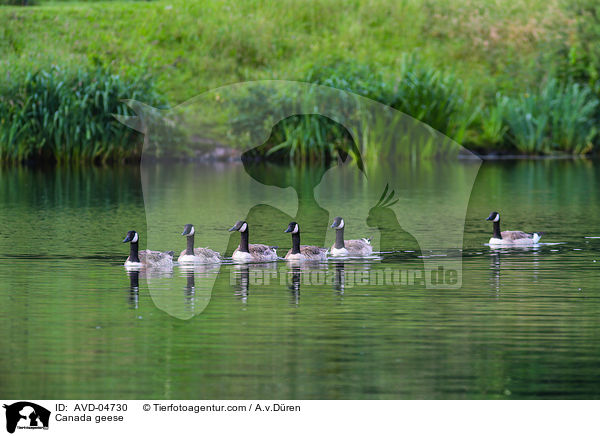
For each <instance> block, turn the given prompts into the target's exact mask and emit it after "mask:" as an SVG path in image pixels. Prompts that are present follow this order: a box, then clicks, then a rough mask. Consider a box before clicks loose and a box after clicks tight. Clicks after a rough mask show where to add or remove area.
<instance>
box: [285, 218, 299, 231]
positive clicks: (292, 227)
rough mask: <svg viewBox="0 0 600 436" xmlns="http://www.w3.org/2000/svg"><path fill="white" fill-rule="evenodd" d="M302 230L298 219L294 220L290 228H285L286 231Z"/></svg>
mask: <svg viewBox="0 0 600 436" xmlns="http://www.w3.org/2000/svg"><path fill="white" fill-rule="evenodd" d="M299 231H300V227H299V226H298V223H297V222H296V221H292V222H291V223H290V224H289V225H288V228H287V229H285V230H284V233H298V232H299Z"/></svg>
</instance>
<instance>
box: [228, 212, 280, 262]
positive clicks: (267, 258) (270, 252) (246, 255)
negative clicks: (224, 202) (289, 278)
mask: <svg viewBox="0 0 600 436" xmlns="http://www.w3.org/2000/svg"><path fill="white" fill-rule="evenodd" d="M229 231H230V232H234V231H237V232H240V245H238V247H237V248H236V249H235V251H234V252H233V255H232V256H231V258H232V259H233V260H235V261H236V262H242V263H249V262H272V261H274V260H277V247H271V246H269V245H265V244H249V243H248V223H247V222H246V221H238V222H237V223H235V225H234V226H233V227H232V228H230V229H229Z"/></svg>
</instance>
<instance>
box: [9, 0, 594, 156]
mask: <svg viewBox="0 0 600 436" xmlns="http://www.w3.org/2000/svg"><path fill="white" fill-rule="evenodd" d="M4 3H7V2H6V1H4ZM599 9H600V7H599V6H596V4H595V3H594V2H593V1H592V0H552V1H549V2H546V1H542V0H531V1H525V0H520V1H516V2H509V1H508V0H501V1H498V2H494V3H488V2H483V1H480V0H459V1H453V2H449V1H445V0H426V1H419V0H405V1H403V2H400V3H398V2H393V1H391V0H372V1H367V0H355V1H352V2H341V1H340V0H311V1H309V2H305V3H303V5H302V7H298V5H297V3H295V2H293V1H291V0H284V1H281V2H277V3H276V4H274V3H271V2H268V1H264V0H254V1H250V2H242V3H237V2H232V1H228V0H213V1H207V2H202V3H201V4H197V3H195V4H186V3H184V2H182V1H180V0H176V1H169V2H167V1H155V2H127V1H114V2H67V3H59V2H45V1H41V0H40V1H38V2H36V4H35V5H34V6H27V7H22V6H5V7H0V77H1V78H2V79H1V82H0V105H3V106H2V108H4V109H3V110H5V108H6V107H7V104H8V105H9V106H8V107H10V108H11V112H10V113H11V114H12V115H11V117H12V118H7V117H4V118H5V119H10V120H11V121H10V122H6V121H5V122H4V124H2V125H1V126H0V150H1V153H2V157H3V158H4V159H6V158H10V159H17V160H18V159H23V158H26V157H32V156H34V155H36V154H37V155H40V153H41V154H42V155H44V154H47V155H53V156H54V157H55V159H56V160H61V159H62V160H65V159H69V158H68V157H67V154H71V153H73V155H74V158H75V159H80V158H83V159H112V158H122V157H126V156H128V155H136V154H137V153H138V152H139V147H137V146H136V145H126V142H127V141H128V140H129V139H128V138H129V136H130V133H126V131H125V128H123V127H121V126H118V125H116V124H114V123H112V122H111V123H108V122H106V121H103V120H102V119H101V118H97V117H96V115H98V116H100V117H102V116H104V115H102V114H99V113H98V112H94V110H93V109H91V108H90V109H89V110H88V109H86V110H87V112H86V110H79V109H76V108H77V106H78V104H79V103H78V98H79V97H78V96H77V94H76V93H75V91H73V88H72V87H65V88H63V90H62V91H61V96H60V99H61V100H60V101H61V104H60V107H61V111H62V112H61V111H58V112H57V111H56V110H55V109H53V108H52V107H51V106H50V107H47V108H46V109H44V110H41V109H39V104H43V101H38V102H35V103H34V102H30V103H27V104H31V105H33V106H32V107H34V106H35V107H36V108H38V109H39V113H38V114H37V115H36V116H41V117H44V116H50V115H52V116H58V117H59V119H62V125H63V126H68V127H61V128H60V129H59V134H58V135H57V130H56V129H54V130H51V131H50V132H49V131H47V130H46V128H45V127H44V126H45V125H44V124H43V122H41V121H37V122H31V123H29V124H28V123H27V122H25V121H24V120H25V119H28V117H27V116H25V114H27V112H26V109H24V108H25V107H26V104H25V101H23V99H22V98H21V97H22V95H23V92H24V91H23V90H28V89H32V88H35V87H36V86H38V87H40V86H41V87H43V86H45V85H44V84H43V83H42V82H41V81H40V79H39V78H40V77H45V75H47V74H48V72H50V71H55V67H54V66H55V65H58V66H60V71H64V74H66V75H67V76H69V77H75V76H76V75H78V74H83V75H86V77H92V76H94V75H95V74H97V73H96V71H97V70H98V68H100V69H101V70H102V71H104V73H103V74H106V75H108V76H111V77H113V76H114V77H117V76H118V77H120V78H119V79H118V84H115V86H116V87H117V88H118V90H119V91H118V92H114V93H112V94H111V95H112V96H113V97H114V101H111V102H110V103H109V105H110V106H111V108H114V110H113V112H114V113H121V112H119V111H124V110H125V109H124V108H123V107H122V104H121V103H120V102H119V100H120V99H121V98H123V97H128V98H132V97H133V98H138V99H139V100H142V101H144V102H146V103H148V104H154V105H156V104H159V103H161V102H160V101H159V99H158V98H157V97H156V95H155V94H156V92H158V93H160V94H161V95H162V96H163V97H164V99H166V100H168V102H169V103H170V104H171V105H175V104H178V103H181V102H183V101H185V100H186V99H188V98H190V97H193V96H195V95H197V94H198V93H201V92H203V91H206V90H207V89H211V88H215V87H218V86H223V85H227V84H230V83H236V82H240V81H246V80H257V79H287V80H302V81H311V82H316V83H320V84H324V85H329V86H334V87H337V88H340V89H344V90H348V91H352V92H356V93H358V94H361V95H364V96H367V97H370V98H373V99H375V100H378V101H380V102H382V103H385V104H387V105H390V106H392V107H394V108H396V109H398V110H400V111H403V112H405V113H407V114H409V115H411V116H413V117H415V118H417V119H419V120H422V121H424V122H426V123H428V124H429V125H431V126H432V127H434V128H435V129H437V130H439V131H440V132H442V133H444V134H446V135H448V136H449V137H451V138H453V139H454V140H456V141H457V142H459V143H461V144H463V145H465V146H466V147H468V148H470V149H473V150H476V151H479V152H484V153H490V152H491V153H525V154H551V153H575V154H581V153H588V152H591V151H595V150H596V149H597V146H598V142H599V137H598V135H597V131H596V128H595V125H596V123H597V121H598V115H599V113H600V105H599V104H598V98H599V95H600V85H599V83H600V82H599V79H598V77H599V71H600V60H599V59H600V48H599V45H598V44H597V43H596V42H597V40H598V38H597V36H600V22H599V19H598V18H597V17H599V16H600V13H599V12H600V10H599ZM40 71H45V73H41V72H40ZM148 76H151V77H153V78H154V79H155V84H156V86H155V87H153V86H152V85H151V84H148V86H146V87H145V88H143V89H142V88H140V86H141V83H142V82H145V81H147V79H146V78H147V77H148ZM32 80H33V82H31V83H30V81H32ZM57 80H58V79H57ZM57 83H58V82H57ZM69 90H72V91H73V92H72V93H71V95H67V94H68V93H69ZM25 92H29V91H25ZM90 92H96V91H95V90H94V87H93V86H92V87H91V88H90ZM134 92H135V93H136V94H135V96H134ZM249 98H252V97H251V96H250V97H249ZM11 101H12V102H13V103H12V104H11V103H10V102H11ZM15 101H21V103H19V104H20V106H19V105H17V106H14V102H15ZM7 102H8V103H7ZM71 105H72V106H74V107H73V108H72V107H70V106H71ZM19 108H20V109H19ZM19 110H21V111H22V115H23V116H21V117H18V116H16V115H15V114H16V113H17V112H18V111H19ZM27 110H29V109H27ZM43 111H48V115H43ZM59 112H60V113H59ZM57 114H58V115H57ZM73 114H77V115H76V116H77V117H79V118H76V117H73V118H71V117H72V115H73ZM87 116H94V117H95V118H94V119H89V123H90V127H85V126H81V120H82V119H85V118H81V117H87ZM63 118H64V119H63ZM66 118H69V120H67V119H66ZM36 123H37V124H36ZM315 123H316V124H315ZM33 124H36V125H37V130H31V131H30V130H29V129H31V128H32V126H33ZM93 125H95V126H96V127H91V126H93ZM76 126H79V130H77V127H76ZM101 126H105V127H104V128H103V127H101ZM98 129H99V130H98ZM278 129H280V130H279V131H278V132H276V133H277V134H276V135H274V136H275V137H278V138H279V139H280V140H281V143H280V144H282V145H281V147H278V148H275V147H277V146H278V145H279V144H274V145H273V146H272V147H268V148H265V150H267V151H268V152H269V153H271V154H270V155H271V156H274V155H276V154H277V153H282V152H283V153H287V155H288V156H289V157H291V158H292V159H302V160H304V159H305V157H306V158H310V159H314V158H315V156H317V157H318V156H323V154H324V153H325V154H326V153H331V152H332V150H333V151H334V150H336V149H337V148H339V142H340V141H341V142H344V141H345V140H338V143H337V144H336V140H335V138H337V136H336V135H337V133H336V127H335V126H333V125H331V124H330V123H328V122H327V121H326V120H323V119H320V118H318V117H310V118H306V117H294V118H291V119H289V120H286V121H285V122H284V123H282V125H281V126H279V127H278ZM332 129H333V130H332ZM97 130H98V136H94V138H93V140H90V139H88V138H90V135H89V134H88V133H86V135H84V137H85V141H83V143H82V144H78V145H75V143H76V142H78V141H80V138H81V136H79V135H81V134H82V133H79V132H80V131H84V132H87V131H97ZM102 130H109V131H108V132H100V131H102ZM11 132H12V133H11ZM15 132H21V134H22V135H23V136H22V138H23V139H22V140H16V139H15ZM26 132H29V133H26ZM32 132H33V133H32ZM317 133H318V134H317ZM25 135H30V136H31V137H30V138H28V139H25ZM40 135H41V136H40ZM61 135H62V136H61ZM50 136H52V139H50ZM67 137H68V139H67ZM332 138H333V139H332ZM113 139H114V140H116V144H114V145H112V146H109V145H108V143H107V141H108V140H111V141H112V140H113ZM63 142H64V143H63ZM41 149H43V151H40V150H41ZM71 150H72V151H71ZM57 151H60V152H58V153H57ZM58 154H62V157H61V158H59V156H58ZM298 156H300V158H299V157H298Z"/></svg>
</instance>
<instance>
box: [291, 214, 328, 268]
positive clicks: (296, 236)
mask: <svg viewBox="0 0 600 436" xmlns="http://www.w3.org/2000/svg"><path fill="white" fill-rule="evenodd" d="M285 233H291V234H292V248H290V250H289V251H288V252H287V254H286V255H285V260H291V261H319V260H327V251H328V250H327V249H326V248H321V247H317V246H314V245H300V226H299V225H298V223H296V222H291V223H290V224H289V226H288V228H287V230H285Z"/></svg>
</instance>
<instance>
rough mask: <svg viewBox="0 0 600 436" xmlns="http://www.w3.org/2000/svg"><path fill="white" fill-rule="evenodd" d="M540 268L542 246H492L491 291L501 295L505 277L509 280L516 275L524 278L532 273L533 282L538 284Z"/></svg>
mask: <svg viewBox="0 0 600 436" xmlns="http://www.w3.org/2000/svg"><path fill="white" fill-rule="evenodd" d="M530 260H531V262H530ZM539 266H540V246H536V245H533V246H514V247H493V246H490V287H491V290H492V291H494V292H495V293H496V295H499V294H500V290H501V287H502V276H503V275H505V276H507V279H508V278H510V276H514V275H517V276H519V277H522V278H524V277H528V276H530V274H529V273H531V278H532V279H533V282H537V281H538V279H539ZM525 272H526V273H527V274H525Z"/></svg>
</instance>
